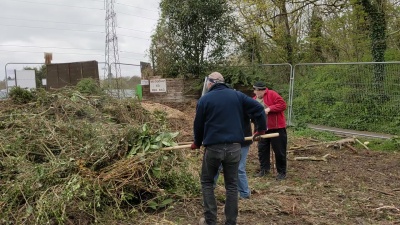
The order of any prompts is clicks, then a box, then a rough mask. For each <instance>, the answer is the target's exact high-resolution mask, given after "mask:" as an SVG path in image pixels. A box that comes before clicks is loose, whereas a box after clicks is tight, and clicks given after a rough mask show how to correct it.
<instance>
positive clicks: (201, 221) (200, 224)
mask: <svg viewBox="0 0 400 225" xmlns="http://www.w3.org/2000/svg"><path fill="white" fill-rule="evenodd" d="M199 225H207V223H206V219H204V218H200V220H199Z"/></svg>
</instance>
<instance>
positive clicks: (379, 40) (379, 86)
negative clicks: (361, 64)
mask: <svg viewBox="0 0 400 225" xmlns="http://www.w3.org/2000/svg"><path fill="white" fill-rule="evenodd" d="M360 2H361V5H362V6H363V7H364V10H365V12H366V13H367V15H368V19H369V22H370V35H371V53H372V58H373V60H374V62H384V61H385V51H386V47H387V45H386V27H387V22H386V14H385V6H386V1H385V0H360ZM384 79H385V67H384V64H375V65H374V88H375V90H376V91H378V92H380V93H382V94H383V82H384Z"/></svg>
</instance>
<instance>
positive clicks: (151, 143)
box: [127, 123, 179, 157]
mask: <svg viewBox="0 0 400 225" xmlns="http://www.w3.org/2000/svg"><path fill="white" fill-rule="evenodd" d="M157 133H158V131H157V130H154V129H150V128H149V127H148V124H146V123H145V124H143V125H142V127H141V128H139V129H134V128H133V129H131V130H130V131H129V132H128V135H127V140H128V143H130V146H131V149H130V151H129V153H128V157H132V156H134V155H137V154H141V155H146V154H148V153H151V152H155V151H157V150H160V149H161V148H162V147H171V146H175V145H176V143H175V142H174V141H173V139H174V138H175V137H176V136H178V134H179V133H178V132H175V133H167V132H161V133H158V134H157Z"/></svg>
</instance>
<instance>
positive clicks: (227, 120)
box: [191, 72, 266, 225]
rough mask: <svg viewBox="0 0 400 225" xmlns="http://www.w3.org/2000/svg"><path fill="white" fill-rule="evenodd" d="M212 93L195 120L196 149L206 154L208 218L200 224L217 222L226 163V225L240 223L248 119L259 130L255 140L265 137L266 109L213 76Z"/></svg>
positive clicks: (204, 188) (204, 189)
mask: <svg viewBox="0 0 400 225" xmlns="http://www.w3.org/2000/svg"><path fill="white" fill-rule="evenodd" d="M206 82H207V83H206V87H207V88H208V92H207V93H206V94H205V95H204V96H202V97H201V98H200V99H199V101H198V102H197V107H196V116H195V119H194V125H193V129H194V142H193V144H192V146H191V148H192V149H198V148H200V146H201V145H204V147H205V152H204V157H203V163H202V168H201V189H202V193H203V202H204V217H205V218H202V219H201V220H200V224H201V223H203V224H207V225H214V224H216V221H217V203H216V200H215V195H214V188H213V184H214V177H215V175H216V174H217V173H218V168H219V166H220V165H221V164H222V167H223V171H224V180H225V189H226V202H225V217H226V221H225V224H226V225H233V224H236V220H237V215H238V194H237V192H238V190H237V183H238V166H239V161H240V152H241V145H240V143H242V142H243V141H244V137H245V136H244V133H243V126H244V124H245V123H244V117H245V115H246V114H248V115H250V116H251V117H252V118H254V121H255V127H257V129H258V130H257V131H256V132H255V134H254V135H253V140H256V139H258V138H259V136H260V135H262V134H265V130H266V117H265V112H264V108H263V106H262V105H261V104H259V103H258V102H257V101H255V100H254V99H252V98H250V97H248V96H247V95H245V94H243V93H241V92H238V91H235V90H232V89H230V88H229V87H228V86H227V85H226V84H225V83H224V77H223V76H222V75H221V74H220V73H218V72H213V73H211V74H210V75H209V76H208V77H207V80H206Z"/></svg>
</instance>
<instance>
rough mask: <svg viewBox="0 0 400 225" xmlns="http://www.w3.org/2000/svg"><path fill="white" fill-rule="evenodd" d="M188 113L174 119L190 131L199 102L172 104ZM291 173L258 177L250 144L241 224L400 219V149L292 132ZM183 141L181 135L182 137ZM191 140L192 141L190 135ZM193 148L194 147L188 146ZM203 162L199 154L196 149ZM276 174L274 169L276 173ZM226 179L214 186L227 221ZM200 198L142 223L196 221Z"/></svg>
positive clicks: (387, 221)
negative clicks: (341, 143) (336, 142)
mask: <svg viewBox="0 0 400 225" xmlns="http://www.w3.org/2000/svg"><path fill="white" fill-rule="evenodd" d="M169 106H170V107H172V108H175V109H177V110H180V111H182V112H184V113H185V114H186V117H185V118H181V119H180V120H176V121H175V122H173V126H175V128H177V129H180V130H183V131H185V138H186V140H187V138H188V137H190V135H191V132H192V122H193V120H192V119H193V116H194V112H195V103H187V104H183V105H182V104H170V105H169ZM290 133H291V131H290V130H289V135H288V138H289V145H288V151H289V154H288V174H287V179H286V180H284V181H276V180H275V178H274V176H275V175H276V174H271V175H270V176H268V177H263V178H255V177H254V176H253V175H254V174H255V173H256V172H257V169H258V165H259V163H258V156H257V149H256V144H253V145H252V146H251V150H250V153H249V156H248V161H247V173H248V178H249V186H250V188H251V190H252V195H251V198H250V199H249V200H240V202H239V217H238V224H254V225H258V224H260V225H261V224H262V225H264V224H363V225H367V224H371V225H372V224H374V225H375V224H382V225H383V224H385V225H386V224H400V154H399V151H397V152H391V153H388V152H377V151H369V150H366V149H356V151H354V150H351V149H349V148H347V147H344V148H341V149H334V148H331V147H327V146H326V145H324V144H321V145H316V146H314V147H308V148H302V146H308V145H315V144H316V142H315V140H311V139H305V138H295V137H294V136H292V135H290ZM182 141H183V140H182ZM187 141H190V140H187ZM187 151H190V150H187ZM326 154H330V155H329V156H327V157H326V159H327V161H308V160H307V161H297V160H294V158H295V157H300V156H307V157H312V156H314V157H322V156H324V155H326ZM193 157H197V158H198V159H199V160H195V161H196V162H198V163H199V168H200V162H201V153H197V154H196V153H195V154H193ZM275 173H276V172H275ZM222 183H223V182H219V185H218V186H217V188H216V196H217V199H218V204H219V207H218V220H219V224H224V223H223V221H224V215H223V208H224V194H225V190H224V187H223V184H222ZM201 202H202V201H201V199H200V198H199V199H187V200H185V201H182V202H179V203H176V204H175V205H174V206H173V207H170V208H168V209H166V210H165V211H163V212H161V213H159V214H156V215H149V216H150V217H151V218H152V219H151V221H153V222H151V223H149V220H146V221H142V222H140V223H141V224H198V220H199V218H200V217H202V205H201Z"/></svg>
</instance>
